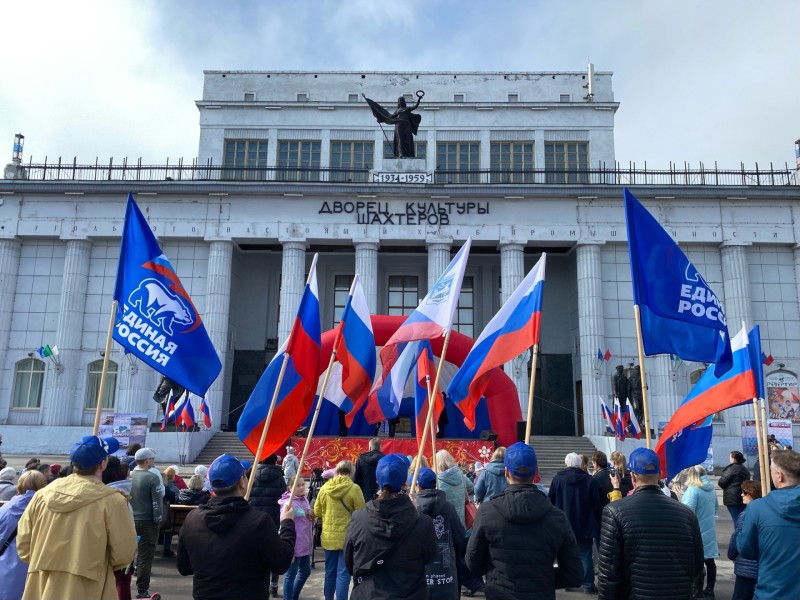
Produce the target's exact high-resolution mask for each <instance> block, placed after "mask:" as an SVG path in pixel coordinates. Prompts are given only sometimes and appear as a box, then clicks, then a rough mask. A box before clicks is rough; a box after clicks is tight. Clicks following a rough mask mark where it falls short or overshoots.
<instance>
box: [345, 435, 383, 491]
mask: <svg viewBox="0 0 800 600" xmlns="http://www.w3.org/2000/svg"><path fill="white" fill-rule="evenodd" d="M383 456H384V454H383V452H381V440H380V438H376V437H374V438H372V439H371V440H370V441H369V452H364V454H362V455H361V456H359V457H358V460H357V461H356V473H355V475H353V483H355V484H356V485H357V486H358V487H360V488H361V493H362V494H363V495H364V501H365V502H369V501H370V500H372V497H373V496H375V494H377V493H378V491H379V490H378V482H377V480H376V479H375V469H377V468H378V461H379V460H380V459H382V458H383Z"/></svg>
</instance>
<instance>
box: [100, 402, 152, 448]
mask: <svg viewBox="0 0 800 600" xmlns="http://www.w3.org/2000/svg"><path fill="white" fill-rule="evenodd" d="M148 426H149V423H148V420H147V413H110V412H104V413H102V415H101V417H100V430H99V432H98V434H99V435H100V437H113V438H114V439H116V440H117V441H118V442H119V450H118V451H117V452H116V453H115V454H116V455H117V456H124V455H125V453H126V451H127V450H128V447H129V446H131V445H133V444H141V445H142V446H144V443H145V440H146V438H147V429H148Z"/></svg>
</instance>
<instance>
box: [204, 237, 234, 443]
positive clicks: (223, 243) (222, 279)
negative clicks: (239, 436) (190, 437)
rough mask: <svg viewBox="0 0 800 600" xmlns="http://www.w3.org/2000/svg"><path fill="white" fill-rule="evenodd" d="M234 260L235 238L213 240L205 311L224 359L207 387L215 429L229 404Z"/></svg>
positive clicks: (208, 330) (205, 321) (209, 258)
mask: <svg viewBox="0 0 800 600" xmlns="http://www.w3.org/2000/svg"><path fill="white" fill-rule="evenodd" d="M232 263H233V242H231V241H229V240H218V241H213V242H211V244H210V246H209V252H208V276H207V278H206V281H207V282H208V283H207V287H206V310H205V314H204V315H203V322H204V323H205V327H206V331H207V332H208V336H209V337H210V338H211V342H212V343H213V344H214V348H216V350H217V354H218V355H219V359H220V361H221V362H222V371H221V372H220V374H219V377H217V379H216V380H215V381H214V383H212V384H211V387H210V388H209V389H208V393H207V396H208V399H209V402H210V404H211V423H212V426H213V427H214V428H215V429H218V428H219V426H220V425H222V423H223V421H227V419H223V417H222V415H223V414H224V415H227V414H228V410H229V409H228V407H227V406H223V402H224V400H225V393H224V392H225V375H226V373H229V372H230V367H231V366H232V365H230V364H229V360H230V359H232V354H231V353H230V352H229V350H230V348H229V344H228V326H229V322H230V305H231V269H232Z"/></svg>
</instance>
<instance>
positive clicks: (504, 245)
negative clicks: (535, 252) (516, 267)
mask: <svg viewBox="0 0 800 600" xmlns="http://www.w3.org/2000/svg"><path fill="white" fill-rule="evenodd" d="M525 245H526V244H525V242H517V241H511V240H500V243H499V244H497V249H498V250H500V251H501V252H502V251H503V250H516V251H518V252H524V251H525Z"/></svg>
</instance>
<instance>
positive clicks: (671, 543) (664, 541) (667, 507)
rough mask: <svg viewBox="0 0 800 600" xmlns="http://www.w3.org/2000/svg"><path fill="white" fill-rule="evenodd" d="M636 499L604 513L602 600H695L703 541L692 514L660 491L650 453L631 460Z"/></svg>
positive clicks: (645, 451)
mask: <svg viewBox="0 0 800 600" xmlns="http://www.w3.org/2000/svg"><path fill="white" fill-rule="evenodd" d="M627 466H628V471H629V472H630V473H631V481H632V483H633V488H634V490H633V493H632V494H631V495H630V496H627V497H625V498H622V499H621V500H617V501H616V502H611V503H610V504H608V505H607V506H606V507H605V508H604V509H603V517H602V520H601V523H600V560H599V564H598V574H597V587H598V589H599V594H600V598H604V599H619V600H622V599H623V598H626V599H627V598H664V599H668V598H674V599H679V598H681V599H683V598H691V597H692V593H693V590H694V583H695V580H696V579H697V577H698V575H699V574H700V573H702V572H703V539H702V537H701V535H700V525H699V524H698V521H697V517H696V516H695V514H694V513H693V512H692V510H691V509H690V508H688V507H687V506H684V505H683V504H681V503H680V502H675V500H673V499H672V498H669V497H667V496H666V495H664V493H663V492H662V491H661V488H660V487H659V485H658V479H659V477H660V474H661V461H660V460H659V458H658V455H657V454H656V453H655V452H653V451H652V450H650V449H649V448H636V450H634V451H633V452H631V454H630V457H629V458H628V465H627Z"/></svg>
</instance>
